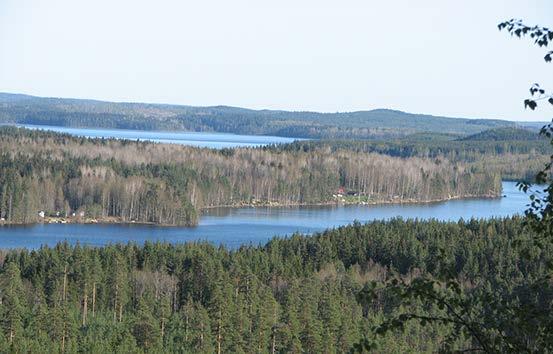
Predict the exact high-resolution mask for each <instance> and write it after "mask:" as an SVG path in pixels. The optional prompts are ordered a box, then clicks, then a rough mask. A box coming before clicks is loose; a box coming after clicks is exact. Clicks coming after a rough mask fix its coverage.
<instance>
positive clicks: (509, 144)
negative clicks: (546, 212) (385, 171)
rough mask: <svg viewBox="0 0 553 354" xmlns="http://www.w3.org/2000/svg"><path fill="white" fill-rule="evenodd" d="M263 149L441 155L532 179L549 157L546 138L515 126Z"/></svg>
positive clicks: (482, 168)
mask: <svg viewBox="0 0 553 354" xmlns="http://www.w3.org/2000/svg"><path fill="white" fill-rule="evenodd" d="M530 134H532V133H531V132H530ZM492 135H493V136H496V137H497V139H489V140H482V139H481V137H483V136H488V137H490V136H492ZM534 136H538V134H534ZM511 137H512V138H513V139H511ZM266 149H273V150H277V151H305V152H308V151H316V150H321V149H326V150H328V151H332V152H334V151H341V150H348V151H353V152H355V153H361V152H362V153H377V154H384V155H388V156H393V157H401V158H410V157H420V158H425V159H426V158H431V159H436V158H443V159H447V160H448V161H452V162H458V163H466V164H470V165H471V167H472V168H474V169H475V171H488V172H493V173H498V174H500V175H501V177H502V178H503V179H511V180H529V181H531V180H533V179H534V177H535V171H537V170H539V169H540V168H541V167H542V166H543V164H544V163H545V162H546V161H548V159H549V149H550V145H549V143H548V142H547V140H545V139H539V138H533V139H530V138H528V137H527V136H526V132H524V133H520V132H519V130H518V129H516V130H514V131H512V130H511V129H510V128H506V129H505V130H503V129H498V130H495V129H494V130H490V131H487V132H483V133H482V135H478V134H477V135H475V136H472V137H471V138H470V139H462V138H459V137H458V136H454V135H453V136H452V135H450V134H436V133H420V134H413V135H409V136H406V137H403V138H401V139H389V140H385V141H380V140H300V141H295V142H293V143H289V144H281V145H274V146H270V147H267V148H266Z"/></svg>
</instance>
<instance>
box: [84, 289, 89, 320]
mask: <svg viewBox="0 0 553 354" xmlns="http://www.w3.org/2000/svg"><path fill="white" fill-rule="evenodd" d="M87 311H88V294H87V293H86V286H85V291H84V296H83V327H84V326H86V315H87Z"/></svg>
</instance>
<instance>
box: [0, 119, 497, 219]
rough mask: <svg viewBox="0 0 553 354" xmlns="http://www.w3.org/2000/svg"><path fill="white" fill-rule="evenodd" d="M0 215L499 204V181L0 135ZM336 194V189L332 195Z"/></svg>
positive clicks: (131, 215) (188, 214)
mask: <svg viewBox="0 0 553 354" xmlns="http://www.w3.org/2000/svg"><path fill="white" fill-rule="evenodd" d="M0 151H2V153H1V154H0V217H2V218H3V220H4V221H5V222H12V223H13V222H25V223H27V222H35V221H38V220H40V217H39V216H38V212H39V211H44V212H45V214H46V216H48V215H58V213H59V214H60V215H62V216H64V215H67V214H72V213H76V216H79V215H81V212H82V213H83V216H86V217H87V218H94V219H102V220H106V218H110V217H114V218H117V219H118V220H120V221H126V222H130V221H136V222H152V223H159V224H175V225H193V224H195V223H196V222H197V220H198V215H199V211H200V209H201V208H204V207H211V206H221V205H244V204H247V205H251V204H271V203H277V204H280V205H292V204H313V203H335V202H337V201H339V199H337V198H338V196H337V194H338V193H342V194H344V193H349V194H352V195H355V196H357V200H359V201H361V200H362V201H364V202H370V203H377V202H390V201H394V202H405V201H413V202H416V201H433V200H443V199H448V198H457V197H469V196H473V197H474V196H497V195H498V194H499V193H500V191H501V179H500V176H499V175H498V174H496V173H488V172H486V171H478V170H475V169H474V168H472V167H471V166H470V165H467V164H463V163H452V162H450V161H448V160H447V159H441V158H440V159H424V158H419V157H411V158H398V157H391V156H386V155H382V154H376V153H369V154H366V153H362V152H359V153H352V152H351V151H346V150H344V151H329V150H326V149H319V150H314V151H308V152H304V151H274V150H271V149H259V148H258V149H252V148H240V149H223V150H210V149H200V148H194V147H187V146H181V145H172V144H156V143H149V142H133V141H126V140H115V139H112V140H106V139H87V138H76V137H71V136H68V135H62V134H57V133H49V132H43V131H31V130H25V129H19V128H10V127H4V128H2V129H0ZM339 190H343V191H341V192H339Z"/></svg>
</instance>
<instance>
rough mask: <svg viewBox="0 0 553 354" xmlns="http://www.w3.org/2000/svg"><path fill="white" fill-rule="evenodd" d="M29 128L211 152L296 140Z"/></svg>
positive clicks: (182, 133)
mask: <svg viewBox="0 0 553 354" xmlns="http://www.w3.org/2000/svg"><path fill="white" fill-rule="evenodd" d="M17 126H18V127H24V128H28V129H41V130H50V131H55V132H59V133H65V134H70V135H74V136H83V137H87V138H115V139H127V140H143V141H153V142H157V143H169V144H181V145H192V146H198V147H207V148H213V149H223V148H233V147H257V146H263V145H269V144H284V143H291V142H293V141H294V140H298V139H295V138H285V137H279V136H266V135H238V134H225V133H199V132H159V131H144V130H127V129H92V128H66V127H56V126H50V125H32V124H18V125H17Z"/></svg>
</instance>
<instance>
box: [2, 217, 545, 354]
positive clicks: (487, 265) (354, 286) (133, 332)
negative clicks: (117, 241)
mask: <svg viewBox="0 0 553 354" xmlns="http://www.w3.org/2000/svg"><path fill="white" fill-rule="evenodd" d="M533 236H534V235H533V233H532V232H531V231H528V230H527V229H526V228H524V226H523V224H522V219H519V218H512V219H496V220H488V221H478V220H469V221H459V222H449V223H443V222H437V221H424V222H422V221H413V220H410V221H403V220H400V219H396V220H392V221H389V222H373V223H369V224H366V225H361V224H354V225H351V226H346V227H341V228H338V229H335V230H329V231H326V232H323V233H320V234H316V235H314V236H312V237H309V236H303V235H295V236H293V237H291V238H289V239H280V238H275V239H273V240H271V241H270V242H269V243H267V244H266V245H264V246H257V247H256V246H243V247H241V248H240V249H238V250H235V251H229V250H227V249H225V248H223V247H215V246H212V245H210V244H205V243H194V244H184V245H170V244H163V243H160V244H151V243H146V244H145V245H144V246H138V245H133V244H127V245H112V246H107V247H102V248H89V247H82V246H78V245H77V246H69V245H67V244H59V245H58V246H56V247H55V248H41V249H38V250H33V251H29V250H21V251H9V252H4V253H2V255H1V257H0V258H1V259H0V260H1V274H0V281H1V284H2V287H1V292H0V299H1V302H0V312H1V317H2V322H1V329H2V334H3V335H2V336H0V351H1V352H10V351H14V352H68V353H73V352H87V353H99V352H119V353H131V352H132V353H140V352H151V353H157V352H173V353H188V352H190V353H195V352H205V353H212V352H216V353H221V352H224V353H243V352H244V353H253V352H256V353H264V352H270V353H285V352H291V353H300V352H306V353H334V352H347V351H349V350H350V348H352V346H354V344H355V343H357V342H359V341H361V340H362V339H363V338H371V339H372V340H374V341H375V342H376V343H377V345H378V347H377V349H376V351H377V352H437V351H440V350H444V349H447V350H465V349H470V348H471V345H472V344H473V343H471V340H470V339H469V338H464V337H462V336H461V337H458V338H456V340H455V344H454V346H453V347H447V348H446V347H444V346H445V344H444V340H445V339H446V338H448V336H449V335H450V334H451V333H452V332H451V331H452V330H453V327H452V326H448V325H447V326H446V325H441V324H438V325H436V324H427V325H426V326H424V327H423V326H422V325H420V324H417V323H416V322H408V323H406V324H405V326H406V327H405V331H404V332H402V331H392V332H389V333H387V334H386V335H383V336H381V335H377V334H376V333H375V332H374V330H373V329H374V327H375V325H378V324H379V323H382V321H384V320H385V319H386V318H387V317H389V316H393V315H397V314H398V313H403V312H408V311H414V310H416V311H419V312H422V313H425V314H427V315H428V316H440V315H441V314H442V313H443V312H444V310H443V309H440V308H439V307H434V306H430V305H429V304H428V303H425V302H421V301H416V302H413V303H411V304H410V305H406V304H403V305H401V306H398V304H399V303H400V302H399V301H400V299H399V298H397V297H396V295H394V293H392V292H390V293H386V292H384V293H381V294H380V295H379V297H377V298H374V299H373V300H371V301H369V302H367V301H365V300H364V297H363V296H360V294H362V293H363V292H364V291H365V289H367V286H369V285H370V284H371V283H372V282H373V281H385V280H386V279H389V278H392V277H395V276H396V274H398V275H399V276H400V277H401V278H402V279H404V280H406V281H410V279H415V278H417V277H420V276H438V275H439V274H440V273H442V272H443V271H444V270H449V271H451V272H453V273H454V274H455V277H456V278H457V279H460V280H461V281H462V284H464V285H463V287H464V290H465V291H467V292H468V293H474V292H481V293H486V292H488V293H490V294H493V295H494V296H500V295H501V296H503V297H504V298H505V299H507V298H512V299H517V300H516V301H518V303H519V306H524V305H525V303H526V302H540V303H543V304H549V305H544V306H545V308H549V310H551V309H550V307H551V301H552V300H553V297H552V294H553V292H539V293H535V294H532V296H529V297H525V296H521V295H522V294H521V293H518V291H519V289H518V286H519V284H522V283H524V282H525V281H527V280H528V279H535V278H538V277H540V276H541V275H543V273H544V272H545V271H546V267H545V264H546V263H547V262H549V261H551V255H552V254H553V253H552V251H553V250H552V249H551V247H549V246H548V247H544V248H533V249H532V250H531V252H530V254H529V255H525V256H522V254H521V253H520V252H521V251H520V249H519V248H518V247H517V242H515V240H519V242H524V241H525V240H529V239H530V238H532V237H533ZM545 308H544V309H545ZM475 311H480V310H477V309H475ZM491 315H493V314H491V313H488V314H486V312H485V311H484V312H482V315H481V316H482V320H485V316H491ZM511 330H512V331H516V328H511ZM530 333H531V332H530ZM513 334H514V332H513ZM517 335H518V334H517ZM525 340H527V341H528V343H532V340H533V338H532V337H531V336H530V337H525Z"/></svg>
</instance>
